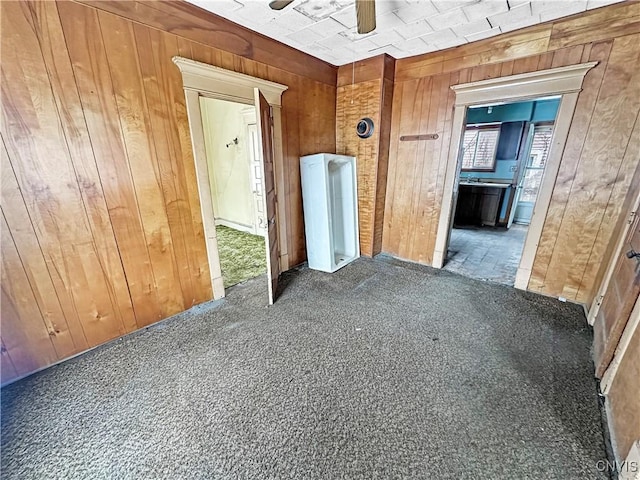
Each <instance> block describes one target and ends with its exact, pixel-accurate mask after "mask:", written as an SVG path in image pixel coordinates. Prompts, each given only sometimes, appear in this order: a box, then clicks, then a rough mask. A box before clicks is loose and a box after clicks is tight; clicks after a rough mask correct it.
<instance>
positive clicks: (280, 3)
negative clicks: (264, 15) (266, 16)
mask: <svg viewBox="0 0 640 480" xmlns="http://www.w3.org/2000/svg"><path fill="white" fill-rule="evenodd" d="M290 3H293V0H273V1H272V2H269V6H270V7H271V10H282V9H283V8H284V7H286V6H287V5H289V4H290Z"/></svg>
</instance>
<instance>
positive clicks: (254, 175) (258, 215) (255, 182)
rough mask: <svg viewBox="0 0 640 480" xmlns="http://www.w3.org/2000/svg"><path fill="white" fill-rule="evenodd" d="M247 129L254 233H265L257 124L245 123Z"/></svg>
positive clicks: (263, 234) (265, 220) (265, 218)
mask: <svg viewBox="0 0 640 480" xmlns="http://www.w3.org/2000/svg"><path fill="white" fill-rule="evenodd" d="M247 131H248V134H249V168H250V170H251V171H250V176H249V178H250V179H251V192H252V195H253V206H254V208H253V210H254V213H255V233H256V235H262V236H263V237H264V236H265V235H266V234H267V216H266V212H265V205H264V190H263V188H262V185H263V181H264V179H263V173H262V162H261V161H260V154H259V150H258V149H259V148H261V145H260V137H259V135H258V126H257V125H256V124H255V123H253V124H250V125H247Z"/></svg>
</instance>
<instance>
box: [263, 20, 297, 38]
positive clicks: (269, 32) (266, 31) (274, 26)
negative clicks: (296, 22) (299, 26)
mask: <svg viewBox="0 0 640 480" xmlns="http://www.w3.org/2000/svg"><path fill="white" fill-rule="evenodd" d="M256 31H257V32H258V33H261V34H263V35H266V36H267V37H272V38H274V37H278V38H280V37H286V36H287V35H289V34H291V33H293V32H294V30H291V29H290V28H289V26H287V25H282V24H280V23H279V22H277V21H276V20H272V21H270V22H269V23H266V24H264V25H258V26H257V27H256Z"/></svg>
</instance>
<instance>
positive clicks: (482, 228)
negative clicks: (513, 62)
mask: <svg viewBox="0 0 640 480" xmlns="http://www.w3.org/2000/svg"><path fill="white" fill-rule="evenodd" d="M559 104H560V97H559V96H558V97H546V98H540V99H534V100H527V101H521V102H511V103H505V102H500V103H494V104H490V105H479V106H473V107H469V108H468V109H467V115H466V123H465V126H464V131H463V136H462V145H461V149H460V157H461V158H460V160H461V164H462V165H461V169H460V170H459V172H458V177H457V179H456V182H458V195H457V199H456V201H455V205H456V208H455V214H454V217H453V222H452V228H451V233H450V241H449V248H448V252H447V261H446V264H445V266H444V269H445V270H449V271H453V272H457V273H460V274H463V275H465V276H469V277H473V278H478V279H483V280H489V281H494V282H497V283H502V284H506V285H514V283H515V279H516V273H517V270H518V265H519V264H520V258H521V255H522V250H523V247H524V243H525V239H526V237H527V231H528V227H529V224H530V221H531V217H532V214H533V209H534V205H535V202H536V199H537V196H538V191H539V189H540V186H541V184H542V179H543V175H544V169H545V166H546V162H547V159H548V157H549V152H550V149H551V141H552V137H553V131H554V124H555V119H556V115H557V112H558V107H559Z"/></svg>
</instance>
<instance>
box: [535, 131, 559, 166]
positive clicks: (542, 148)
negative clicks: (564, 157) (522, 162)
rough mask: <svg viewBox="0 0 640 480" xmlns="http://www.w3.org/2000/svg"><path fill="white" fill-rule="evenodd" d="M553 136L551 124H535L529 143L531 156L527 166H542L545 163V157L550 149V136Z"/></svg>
mask: <svg viewBox="0 0 640 480" xmlns="http://www.w3.org/2000/svg"><path fill="white" fill-rule="evenodd" d="M552 136H553V125H536V126H535V127H534V130H533V142H532V143H531V154H530V155H531V157H530V159H529V166H530V167H533V168H544V166H545V165H546V164H547V157H548V156H549V150H550V149H551V137H552Z"/></svg>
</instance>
